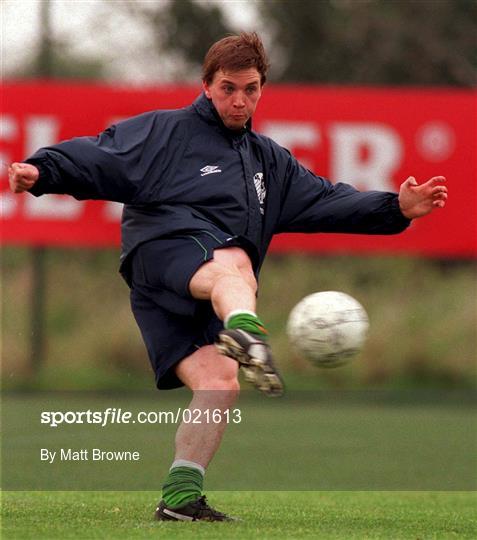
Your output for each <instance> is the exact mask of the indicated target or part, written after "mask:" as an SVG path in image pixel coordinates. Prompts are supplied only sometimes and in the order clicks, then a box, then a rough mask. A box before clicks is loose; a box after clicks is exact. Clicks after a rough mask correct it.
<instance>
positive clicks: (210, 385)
mask: <svg viewBox="0 0 477 540" xmlns="http://www.w3.org/2000/svg"><path fill="white" fill-rule="evenodd" d="M200 389H201V390H214V391H222V392H225V393H227V394H230V395H232V396H235V397H237V396H238V395H239V393H240V383H239V381H238V377H237V375H235V376H222V375H221V374H220V373H217V374H214V375H211V376H209V377H208V378H207V380H206V381H203V383H202V385H201V388H200Z"/></svg>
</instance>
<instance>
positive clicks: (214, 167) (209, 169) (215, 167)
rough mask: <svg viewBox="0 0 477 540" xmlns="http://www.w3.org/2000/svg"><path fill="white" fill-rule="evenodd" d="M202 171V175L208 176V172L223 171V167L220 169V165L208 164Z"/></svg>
mask: <svg viewBox="0 0 477 540" xmlns="http://www.w3.org/2000/svg"><path fill="white" fill-rule="evenodd" d="M200 172H201V173H202V174H201V175H200V176H207V175H208V174H215V173H219V172H222V169H219V166H218V165H206V166H205V167H202V169H200Z"/></svg>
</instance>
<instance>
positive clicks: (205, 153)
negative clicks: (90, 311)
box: [26, 94, 409, 281]
mask: <svg viewBox="0 0 477 540" xmlns="http://www.w3.org/2000/svg"><path fill="white" fill-rule="evenodd" d="M26 161H27V162H28V163H32V164H34V165H36V166H37V167H38V168H39V170H40V178H39V180H38V182H37V183H36V184H35V185H34V187H33V188H32V189H31V193H33V194H34V195H42V194H44V193H66V194H69V195H72V196H73V197H75V198H77V199H105V200H111V201H118V202H121V203H124V204H125V206H124V211H123V219H122V253H121V271H122V272H123V275H125V278H126V280H127V281H129V280H128V270H127V269H128V264H127V261H128V256H129V255H130V254H131V253H132V252H133V251H134V249H135V248H136V247H137V246H138V245H139V244H141V243H143V242H145V241H148V240H151V239H153V238H159V237H161V236H165V235H170V234H171V233H177V232H181V231H197V230H208V231H210V232H213V231H214V230H216V229H217V228H218V229H220V230H222V231H223V232H225V233H227V234H230V235H231V236H232V235H233V236H235V235H236V236H241V237H242V238H244V239H246V242H247V244H248V246H249V251H250V253H251V255H252V260H253V265H254V269H255V271H256V272H257V273H258V270H259V268H260V266H261V264H262V262H263V259H264V257H265V253H266V251H267V248H268V246H269V243H270V241H271V239H272V236H273V235H274V234H277V233H281V232H308V233H311V232H344V233H365V234H394V233H399V232H401V231H403V230H404V229H405V228H406V227H407V226H408V225H409V220H407V219H406V218H405V217H404V216H403V215H402V214H401V212H400V210H399V204H398V200H397V195H396V194H395V193H387V192H380V191H368V192H359V191H357V190H356V189H355V188H353V187H352V186H350V185H347V184H343V183H338V184H335V185H332V184H331V183H330V182H328V181H327V180H326V179H324V178H322V177H319V176H316V175H315V174H313V173H312V172H310V171H309V170H307V169H305V168H304V167H303V166H302V165H300V163H298V161H297V160H296V159H295V158H294V157H293V156H292V155H290V153H289V152H288V151H287V150H285V149H284V148H282V147H281V146H279V145H278V144H276V143H275V142H274V141H273V140H271V139H269V138H268V137H265V136H263V135H260V134H258V133H255V132H254V131H251V129H250V125H248V126H247V127H246V128H244V129H243V130H242V131H241V132H233V131H230V130H229V129H227V128H226V127H225V126H224V124H223V123H222V121H221V120H220V117H219V116H218V114H217V112H216V110H215V108H214V106H213V104H212V102H211V101H210V100H209V99H207V98H206V97H205V95H204V94H202V95H201V96H199V97H198V98H197V99H196V101H195V102H194V103H193V104H192V105H190V106H188V107H185V108H183V109H178V110H159V111H152V112H147V113H144V114H141V115H139V116H136V117H133V118H130V119H128V120H125V121H123V122H120V123H118V124H116V125H113V126H111V127H109V128H108V129H106V130H105V131H103V132H102V133H100V134H99V135H98V136H97V137H79V138H75V139H72V140H69V141H65V142H61V143H59V144H57V145H54V146H51V147H47V148H42V149H40V150H38V151H37V152H36V153H35V154H34V155H33V156H32V157H31V158H29V159H27V160H26Z"/></svg>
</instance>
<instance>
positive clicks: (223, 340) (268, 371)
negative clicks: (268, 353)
mask: <svg viewBox="0 0 477 540" xmlns="http://www.w3.org/2000/svg"><path fill="white" fill-rule="evenodd" d="M216 347H217V350H218V351H219V352H220V354H223V355H224V356H228V357H229V358H233V359H234V360H236V361H237V362H238V363H239V364H240V366H241V367H242V371H243V373H244V377H245V380H246V381H247V382H249V383H250V384H252V385H253V386H255V388H257V390H260V392H263V393H264V394H266V395H267V396H270V397H279V396H282V395H283V391H284V389H283V382H282V381H281V379H280V376H279V375H278V373H277V372H276V371H275V370H274V368H273V367H272V366H270V365H269V364H267V363H266V362H263V361H262V360H261V359H260V358H255V357H253V356H252V357H251V356H249V355H248V354H247V353H246V352H244V350H243V347H242V346H241V345H240V344H239V343H237V342H236V341H235V340H234V339H233V338H232V337H230V336H227V335H219V337H218V341H217V343H216Z"/></svg>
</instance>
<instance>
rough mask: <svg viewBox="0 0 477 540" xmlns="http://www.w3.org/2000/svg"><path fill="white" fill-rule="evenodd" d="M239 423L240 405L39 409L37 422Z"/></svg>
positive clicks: (50, 423) (50, 425) (103, 424)
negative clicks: (141, 408) (84, 409)
mask: <svg viewBox="0 0 477 540" xmlns="http://www.w3.org/2000/svg"><path fill="white" fill-rule="evenodd" d="M181 422H184V423H186V424H220V423H223V422H224V423H227V424H240V423H241V422H242V411H241V409H238V408H235V409H224V410H222V409H188V408H182V407H178V408H177V409H176V410H175V411H139V412H131V411H128V410H123V409H122V408H115V407H108V408H107V409H103V410H91V409H88V410H86V411H42V412H41V413H40V423H41V424H46V425H48V426H49V427H58V426H60V425H62V424H96V425H99V426H101V427H105V426H107V425H113V424H179V423H181Z"/></svg>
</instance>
